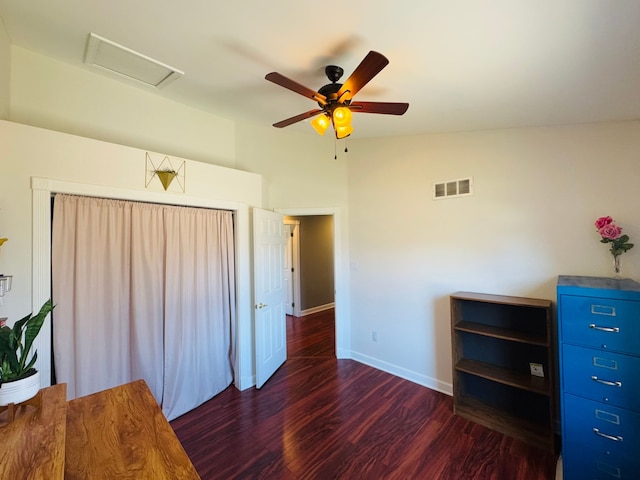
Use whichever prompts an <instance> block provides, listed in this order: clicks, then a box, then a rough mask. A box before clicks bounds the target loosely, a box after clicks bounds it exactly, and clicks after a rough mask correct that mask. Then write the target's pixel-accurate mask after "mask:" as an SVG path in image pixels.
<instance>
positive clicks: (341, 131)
mask: <svg viewBox="0 0 640 480" xmlns="http://www.w3.org/2000/svg"><path fill="white" fill-rule="evenodd" d="M388 64H389V60H387V58H386V57H385V56H384V55H382V54H380V53H378V52H374V51H370V52H369V53H368V54H367V56H366V57H365V58H364V60H362V62H361V63H360V65H358V66H357V67H356V69H355V70H354V71H353V73H352V74H351V76H350V77H349V78H348V79H347V80H346V81H345V82H344V83H338V80H340V78H341V77H342V75H343V73H344V70H343V69H342V68H341V67H338V66H337V65H328V66H327V67H326V68H325V74H326V75H327V78H328V79H329V81H330V82H331V83H329V84H327V85H324V86H323V87H321V88H320V89H318V91H317V92H316V91H314V90H312V89H310V88H307V87H305V86H304V85H301V84H299V83H297V82H295V81H293V80H291V79H290V78H287V77H285V76H284V75H281V74H279V73H277V72H271V73H269V74H267V75H266V76H265V79H266V80H269V81H270V82H273V83H275V84H277V85H280V86H281V87H284V88H286V89H288V90H291V91H293V92H295V93H298V94H300V95H302V96H304V97H307V98H309V99H311V100H313V101H315V102H317V104H318V106H319V107H320V108H316V109H314V110H309V111H308V112H305V113H301V114H299V115H296V116H295V117H291V118H287V119H285V120H282V121H280V122H277V123H274V124H273V126H274V127H276V128H283V127H287V126H289V125H292V124H294V123H297V122H300V121H302V120H306V119H308V118H312V117H316V118H314V119H313V120H311V122H310V123H311V126H312V127H313V128H314V129H315V130H316V132H318V134H320V135H324V134H325V132H326V131H327V129H328V128H329V124H330V123H332V124H333V129H334V131H335V135H336V138H338V139H341V138H346V137H348V136H349V135H351V133H352V132H353V126H352V125H351V118H352V112H353V111H355V112H360V113H379V114H386V115H403V114H404V113H405V112H406V111H407V109H408V108H409V104H408V103H391V102H352V99H353V97H354V96H355V94H356V93H358V92H359V91H360V90H361V89H362V87H364V86H365V85H366V84H367V83H369V81H371V79H372V78H373V77H375V76H376V75H377V74H378V73H380V71H381V70H382V69H383V68H384V67H386V66H387V65H388Z"/></svg>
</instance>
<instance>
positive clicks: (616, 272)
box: [613, 255, 622, 278]
mask: <svg viewBox="0 0 640 480" xmlns="http://www.w3.org/2000/svg"><path fill="white" fill-rule="evenodd" d="M613 278H622V269H621V267H620V255H614V256H613Z"/></svg>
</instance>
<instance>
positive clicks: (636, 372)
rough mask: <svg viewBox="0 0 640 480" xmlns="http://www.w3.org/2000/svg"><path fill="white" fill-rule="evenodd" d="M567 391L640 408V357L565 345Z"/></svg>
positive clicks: (563, 348)
mask: <svg viewBox="0 0 640 480" xmlns="http://www.w3.org/2000/svg"><path fill="white" fill-rule="evenodd" d="M562 357H563V358H562V385H563V388H564V390H563V391H564V392H567V393H571V394H574V395H579V396H581V397H586V398H590V399H592V400H596V401H599V402H604V403H607V404H610V405H616V406H618V407H622V408H626V409H628V410H634V411H640V357H632V356H629V355H622V354H619V353H613V352H603V351H600V350H595V349H592V348H585V347H577V346H575V345H563V346H562Z"/></svg>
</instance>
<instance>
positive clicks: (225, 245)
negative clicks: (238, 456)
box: [51, 195, 235, 419]
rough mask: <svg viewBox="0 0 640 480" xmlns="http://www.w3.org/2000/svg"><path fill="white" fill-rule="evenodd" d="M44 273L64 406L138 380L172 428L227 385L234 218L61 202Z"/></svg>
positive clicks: (83, 200) (102, 202)
mask: <svg viewBox="0 0 640 480" xmlns="http://www.w3.org/2000/svg"><path fill="white" fill-rule="evenodd" d="M51 263H52V285H53V300H54V303H55V304H56V309H55V315H54V320H53V326H54V327H53V329H54V335H53V339H54V362H55V372H56V379H57V381H58V383H67V392H68V396H69V398H76V397H79V396H83V395H87V394H91V393H94V392H97V391H100V390H103V389H106V388H110V387H113V386H116V385H120V384H122V383H126V382H129V381H132V380H135V379H138V378H144V379H145V381H146V382H147V383H148V385H149V387H150V389H151V391H152V392H153V394H154V396H155V398H156V399H157V400H158V403H160V404H161V406H162V409H163V412H164V413H165V415H166V416H167V418H169V419H173V418H175V417H177V416H179V415H182V414H183V413H185V412H187V411H189V410H191V409H193V408H195V407H196V406H198V405H199V404H201V403H202V402H204V401H206V400H208V399H209V398H211V397H213V396H214V395H215V394H217V393H219V392H220V391H222V390H223V389H225V388H226V387H227V386H228V385H229V384H230V383H231V381H232V359H233V358H234V355H233V351H232V347H231V345H232V341H231V339H232V335H233V334H234V332H233V331H232V329H233V326H234V324H235V267H234V242H233V216H232V213H231V212H225V211H217V210H208V209H197V208H185V207H173V206H164V205H155V204H145V203H137V202H128V201H119V200H108V199H97V198H87V197H76V196H70V195H57V196H56V197H55V202H54V216H53V227H52V262H51Z"/></svg>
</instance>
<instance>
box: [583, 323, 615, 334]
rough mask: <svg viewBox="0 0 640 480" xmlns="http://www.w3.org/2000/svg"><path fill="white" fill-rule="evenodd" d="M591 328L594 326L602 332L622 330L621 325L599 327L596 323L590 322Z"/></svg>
mask: <svg viewBox="0 0 640 480" xmlns="http://www.w3.org/2000/svg"><path fill="white" fill-rule="evenodd" d="M589 328H593V329H594V330H600V331H601V332H612V333H618V332H619V331H620V328H619V327H599V326H598V325H596V324H595V323H590V324H589Z"/></svg>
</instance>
